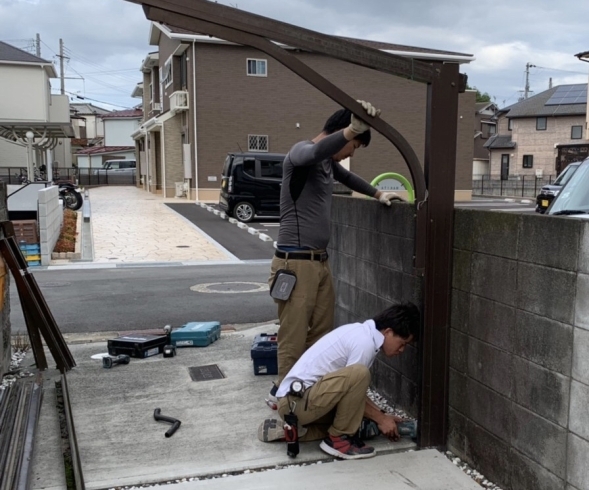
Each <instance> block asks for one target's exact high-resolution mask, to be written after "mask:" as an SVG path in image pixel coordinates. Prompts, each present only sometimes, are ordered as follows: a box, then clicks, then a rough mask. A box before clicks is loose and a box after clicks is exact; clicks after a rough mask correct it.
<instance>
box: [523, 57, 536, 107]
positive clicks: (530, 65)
mask: <svg viewBox="0 0 589 490" xmlns="http://www.w3.org/2000/svg"><path fill="white" fill-rule="evenodd" d="M530 68H536V65H532V64H531V63H526V89H525V90H524V100H525V99H527V98H528V94H529V93H530Z"/></svg>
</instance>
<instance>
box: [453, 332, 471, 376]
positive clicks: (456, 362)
mask: <svg viewBox="0 0 589 490" xmlns="http://www.w3.org/2000/svg"><path fill="white" fill-rule="evenodd" d="M450 367H452V368H454V369H456V370H457V371H459V372H461V373H466V372H467V371H468V336H467V335H464V334H463V333H461V332H459V331H458V330H456V329H454V328H451V329H450Z"/></svg>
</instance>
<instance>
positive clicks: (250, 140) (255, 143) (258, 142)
mask: <svg viewBox="0 0 589 490" xmlns="http://www.w3.org/2000/svg"><path fill="white" fill-rule="evenodd" d="M247 150H248V151H268V136H267V135H260V134H248V136H247Z"/></svg>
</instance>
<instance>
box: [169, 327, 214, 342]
mask: <svg viewBox="0 0 589 490" xmlns="http://www.w3.org/2000/svg"><path fill="white" fill-rule="evenodd" d="M219 338H221V324H220V323H219V322H188V323H187V324H186V325H184V326H182V327H180V328H177V329H176V330H173V331H172V334H171V339H172V345H175V346H176V347H206V346H207V345H210V344H212V343H213V342H214V341H215V340H219Z"/></svg>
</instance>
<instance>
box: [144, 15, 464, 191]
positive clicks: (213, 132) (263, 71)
mask: <svg viewBox="0 0 589 490" xmlns="http://www.w3.org/2000/svg"><path fill="white" fill-rule="evenodd" d="M149 41H150V44H151V45H152V46H155V47H157V50H154V52H152V53H150V54H148V55H147V57H146V58H145V59H144V60H143V63H142V66H141V71H142V73H143V80H142V81H141V83H140V84H138V85H137V87H136V88H135V90H134V92H133V93H134V95H135V96H141V97H142V99H143V112H144V115H145V118H144V121H143V123H142V124H141V127H140V128H139V129H138V130H137V131H136V133H135V134H134V135H133V136H134V138H135V140H136V150H137V156H138V162H139V163H140V165H138V168H139V169H140V170H139V171H140V174H141V176H142V178H141V181H140V182H141V183H140V184H139V185H142V186H143V188H144V189H145V190H147V191H149V192H154V193H162V194H164V195H165V196H168V197H170V196H174V195H176V189H177V188H178V185H177V184H178V183H183V184H184V185H185V186H186V188H187V189H188V192H187V197H189V198H190V199H196V200H203V201H216V200H217V199H218V195H219V187H220V175H221V171H222V168H223V162H224V160H225V156H226V154H227V152H230V151H240V150H241V151H263V152H266V151H267V152H273V153H286V152H287V151H288V150H289V149H290V147H291V146H292V145H293V144H294V143H296V142H297V141H300V140H304V139H308V138H313V137H314V136H315V135H317V134H318V133H319V132H320V131H321V129H322V127H323V124H324V122H325V119H326V118H327V117H328V116H329V115H330V114H331V113H333V112H334V111H335V110H337V109H338V106H337V105H336V104H335V103H334V102H333V101H332V100H331V99H329V98H328V97H326V96H325V95H323V94H322V93H321V92H319V91H317V90H316V89H315V88H314V87H312V86H311V85H309V84H308V83H307V82H305V81H304V80H302V79H301V78H299V77H298V76H297V75H295V74H294V73H292V72H291V71H290V70H288V69H287V68H285V67H284V66H283V65H281V64H280V63H279V62H278V61H276V60H275V59H273V58H271V57H269V56H267V55H265V54H263V53H262V52H260V51H258V50H256V49H253V48H250V47H247V46H241V45H236V44H234V43H230V42H227V41H224V40H221V39H215V38H211V37H209V36H202V35H198V34H196V33H192V32H189V31H186V30H184V29H179V28H175V27H171V26H167V25H162V24H160V23H152V24H151V29H150V35H149ZM355 41H356V42H359V43H363V44H368V45H369V46H371V47H373V48H376V49H380V50H384V51H386V52H390V53H393V54H398V55H400V56H406V57H411V58H414V59H419V60H425V61H427V60H436V61H446V62H449V63H469V62H470V61H472V60H473V59H474V58H473V56H472V55H468V54H462V53H452V52H448V51H439V50H432V49H424V48H415V47H410V46H401V45H395V44H387V43H380V42H372V41H361V40H355ZM283 48H284V49H287V50H289V52H290V53H291V54H293V55H294V56H296V57H298V58H299V59H300V60H301V61H303V62H304V63H306V64H307V65H309V66H310V67H311V68H312V69H314V70H316V71H317V72H319V73H320V74H321V75H323V76H324V77H326V78H327V79H329V80H330V81H332V82H333V83H335V84H336V85H338V86H339V87H340V88H341V89H342V90H344V91H346V92H347V93H349V94H350V95H352V96H353V97H355V98H357V99H363V100H369V101H370V102H372V103H373V104H374V105H375V106H377V107H379V108H380V109H382V117H383V119H385V120H386V121H387V122H389V123H391V124H392V125H393V126H394V127H395V129H397V130H398V131H400V133H401V134H402V135H403V136H404V137H405V138H406V139H407V140H408V142H409V143H410V144H411V145H412V146H413V148H414V149H415V151H416V153H417V155H423V154H424V146H425V112H426V104H427V93H426V87H425V86H424V85H422V84H419V83H416V82H412V81H410V80H405V79H401V78H399V77H395V76H392V75H388V74H385V73H381V72H377V71H375V70H371V69H368V68H364V67H360V66H356V65H352V64H350V63H347V62H345V61H341V60H336V59H333V58H330V57H327V56H324V55H320V54H316V53H310V52H306V51H303V50H299V49H293V48H291V47H288V46H283ZM474 103H475V94H474V92H467V93H464V94H461V95H460V105H459V117H458V121H457V124H458V130H459V135H458V145H457V172H456V189H457V191H456V193H457V197H458V198H464V199H470V197H471V194H472V192H471V185H472V162H473V138H472V128H473V124H474V122H473V118H474V110H473V109H474ZM349 167H350V169H351V170H352V171H354V172H355V173H357V174H359V175H360V176H362V177H363V178H364V179H366V180H368V181H371V180H372V179H373V178H374V177H376V176H377V175H379V174H381V173H383V172H399V173H401V174H403V175H404V176H406V177H409V172H408V169H407V166H406V164H405V162H404V161H403V159H402V157H401V156H400V154H399V153H398V152H397V151H396V149H395V148H394V147H393V146H392V145H391V144H390V143H389V142H388V141H386V140H385V139H384V138H383V137H381V136H380V135H379V134H374V136H373V140H372V142H371V144H370V146H369V147H368V148H366V149H363V150H362V151H358V152H357V153H356V155H355V156H354V157H353V158H352V159H351V161H350V162H349ZM138 181H139V179H138ZM180 187H181V186H180Z"/></svg>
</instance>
